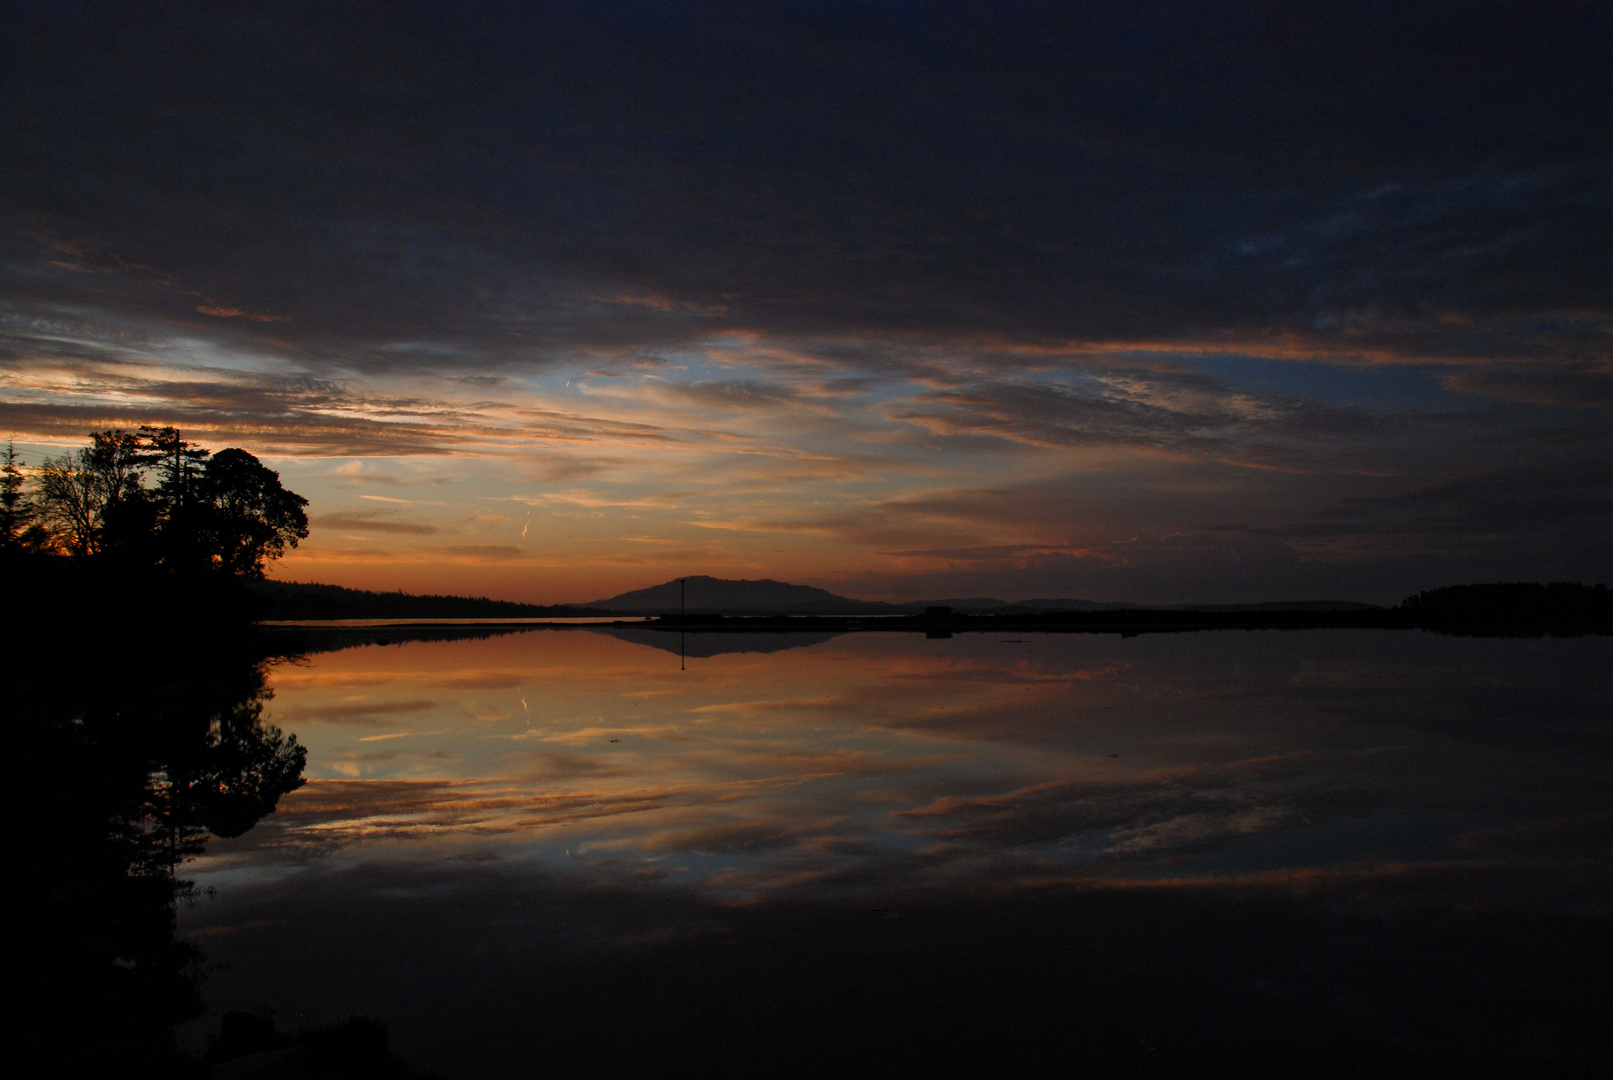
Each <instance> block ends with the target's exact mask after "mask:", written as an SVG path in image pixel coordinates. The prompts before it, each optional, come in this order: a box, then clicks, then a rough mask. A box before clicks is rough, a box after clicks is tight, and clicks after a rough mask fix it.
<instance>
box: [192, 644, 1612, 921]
mask: <svg viewBox="0 0 1613 1080" xmlns="http://www.w3.org/2000/svg"><path fill="white" fill-rule="evenodd" d="M629 638H631V639H632V640H629ZM680 647H681V650H682V651H684V652H690V653H694V654H697V655H693V656H691V657H687V658H685V657H683V656H680ZM1492 647H1493V644H1486V643H1484V642H1460V641H1454V640H1444V641H1437V640H1434V639H1431V638H1427V637H1426V636H1423V637H1417V636H1412V635H1398V636H1395V635H1375V636H1374V635H1363V634H1354V635H1353V636H1352V634H1351V633H1350V632H1344V633H1342V634H1309V635H1283V634H1236V635H1234V634H1222V635H1210V634H1201V635H1182V636H1166V637H1159V638H1143V639H1137V640H1130V641H1121V640H1119V639H1116V638H1112V637H1094V636H1083V635H1072V636H1045V637H1030V638H1027V639H1024V640H1019V639H1013V638H1008V637H1004V636H1001V635H969V636H960V637H958V638H953V639H950V640H934V641H932V640H925V639H923V638H920V637H916V636H908V635H900V634H872V633H870V634H851V635H844V636H840V637H834V638H828V639H818V638H811V637H801V638H785V637H782V636H767V635H751V636H737V635H735V636H721V635H689V637H688V638H687V639H686V640H684V641H681V642H680V639H679V638H678V636H677V635H671V634H661V633H659V632H656V631H648V630H633V631H627V632H623V633H618V634H611V633H602V632H598V631H590V630H580V629H572V630H566V631H544V630H539V631H528V632H524V633H516V634H509V635H505V636H499V637H493V638H488V639H483V640H460V641H446V642H420V641H415V642H407V643H404V644H399V645H388V646H384V647H383V646H377V645H367V646H364V647H360V648H350V649H346V650H343V651H339V652H329V653H320V654H316V655H314V656H313V657H312V658H311V659H310V660H309V661H308V662H307V663H305V664H302V665H287V666H283V667H281V668H279V669H277V670H276V672H275V674H274V678H273V686H274V689H275V693H276V696H275V699H274V701H273V702H272V703H271V706H270V710H269V712H270V715H271V717H272V718H273V719H274V720H275V721H276V722H277V723H279V724H281V725H282V726H283V727H284V728H285V729H286V730H288V731H292V732H295V733H296V734H297V736H298V738H299V739H300V740H301V741H302V742H303V743H305V744H306V745H307V746H308V747H309V751H310V753H309V762H308V776H309V777H310V783H309V784H308V786H307V787H306V788H304V789H302V790H301V791H298V792H296V793H294V794H293V795H291V796H289V797H287V798H286V799H285V800H284V801H283V802H282V805H281V809H280V811H279V813H277V814H276V815H275V816H274V817H273V818H271V819H269V820H268V821H267V822H265V824H264V825H262V826H260V827H259V829H257V830H255V831H254V832H253V833H252V834H249V835H248V836H247V837H244V838H242V839H241V840H239V841H233V842H229V843H223V844H219V845H216V846H215V849H214V854H212V855H210V856H209V858H208V859H207V860H206V861H205V862H204V864H203V866H201V867H200V868H199V869H200V870H201V872H202V874H204V875H205V874H222V873H263V872H271V871H273V870H274V868H276V867H284V866H286V865H291V864H294V863H296V862H300V861H304V860H307V859H311V858H317V859H327V860H365V859H377V858H408V859H433V860H435V859H444V858H450V857H454V858H458V857H474V858H481V859H513V860H539V861H543V862H547V863H553V864H556V865H560V866H565V867H568V868H571V869H574V870H577V871H580V872H591V873H604V874H628V875H633V876H650V877H657V878H669V879H672V880H683V881H690V882H695V883H701V884H705V885H709V886H714V887H720V888H724V889H737V890H741V891H745V890H755V889H759V888H766V887H770V886H778V885H782V884H792V883H793V884H800V883H803V882H808V881H811V882H818V883H828V884H833V883H836V882H839V883H846V884H852V883H855V882H857V881H861V880H866V879H868V878H869V877H870V876H874V877H879V876H886V877H888V876H889V875H893V874H896V875H902V876H903V877H904V879H907V880H912V879H914V878H933V877H936V876H943V877H945V876H956V875H959V874H963V875H980V874H985V875H987V876H990V877H992V878H993V879H999V880H1000V879H1002V878H1004V877H1039V876H1046V875H1049V874H1055V875H1069V874H1083V875H1091V874H1102V875H1107V876H1115V875H1120V876H1129V877H1161V876H1175V875H1182V874H1190V875H1204V874H1226V873H1233V872H1240V873H1241V872H1250V871H1267V870H1282V869H1287V868H1293V867H1301V868H1303V867H1306V866H1314V865H1335V864H1343V863H1347V862H1350V861H1352V860H1354V861H1357V862H1359V861H1360V860H1362V859H1368V860H1373V859H1380V860H1382V859H1391V858H1392V859H1400V860H1404V859H1407V858H1413V859H1423V858H1435V859H1437V858H1444V857H1450V858H1456V857H1467V856H1469V855H1471V850H1470V849H1471V839H1470V837H1471V835H1473V833H1474V830H1475V829H1476V828H1482V827H1483V826H1484V823H1485V822H1486V821H1490V820H1492V819H1497V818H1500V819H1505V820H1508V821H1512V820H1517V821H1523V822H1527V821H1528V820H1530V815H1532V814H1535V815H1549V814H1550V813H1555V812H1560V811H1561V810H1562V806H1561V805H1559V804H1560V803H1561V801H1562V799H1563V798H1565V797H1569V796H1567V795H1565V794H1564V793H1565V792H1570V791H1571V790H1572V787H1573V785H1572V783H1570V784H1569V785H1568V786H1567V787H1565V786H1564V785H1563V783H1562V779H1563V773H1562V766H1561V763H1556V762H1546V761H1543V760H1542V759H1541V756H1540V753H1539V752H1538V748H1533V749H1531V750H1530V751H1529V752H1528V753H1526V754H1521V755H1520V753H1519V752H1518V750H1517V748H1516V747H1511V746H1508V745H1505V740H1502V742H1501V743H1496V742H1495V741H1494V740H1490V741H1486V740H1484V739H1477V740H1475V739H1474V738H1473V737H1472V730H1473V729H1472V725H1471V724H1469V730H1467V731H1466V733H1465V735H1464V734H1461V733H1459V734H1457V735H1453V734H1452V733H1451V731H1450V730H1448V729H1447V727H1445V726H1441V722H1440V718H1441V717H1442V716H1444V715H1446V714H1447V713H1449V714H1451V715H1453V716H1455V715H1461V716H1466V715H1468V714H1469V713H1471V712H1472V710H1473V706H1472V704H1471V703H1464V702H1463V701H1460V700H1457V699H1455V698H1453V697H1452V693H1453V691H1458V692H1459V691H1461V690H1462V688H1463V687H1464V686H1466V685H1467V684H1468V683H1471V684H1472V685H1473V687H1474V688H1475V689H1477V688H1479V687H1481V686H1483V685H1487V684H1486V682H1485V681H1486V680H1489V681H1490V682H1491V683H1493V681H1494V675H1493V665H1492V664H1491V662H1490V660H1489V659H1488V658H1487V650H1488V649H1490V648H1492ZM1503 647H1504V648H1506V649H1508V650H1510V655H1511V656H1512V657H1513V658H1514V659H1516V658H1517V653H1518V651H1519V650H1524V651H1529V650H1534V651H1535V652H1536V653H1537V654H1539V655H1538V656H1536V658H1535V659H1536V661H1537V667H1536V668H1535V669H1534V673H1533V674H1523V675H1519V676H1518V677H1517V678H1518V679H1521V680H1523V681H1524V682H1527V680H1528V679H1530V678H1538V677H1540V673H1541V672H1542V671H1549V670H1550V668H1551V666H1552V665H1554V664H1560V665H1565V666H1566V667H1569V668H1572V667H1575V666H1577V665H1582V664H1583V663H1584V662H1585V661H1586V659H1587V657H1586V656H1585V655H1583V654H1585V653H1587V651H1590V652H1594V651H1596V650H1597V649H1602V650H1604V651H1605V646H1604V645H1601V644H1599V643H1583V642H1579V643H1576V642H1546V643H1529V644H1520V643H1506V644H1505V645H1504V646H1503ZM727 648H733V649H740V650H749V651H726V652H725V651H721V650H723V649H727ZM1408 649H1410V652H1408ZM761 650H767V651H761ZM713 653H715V655H712V654H713ZM1538 665H1544V667H1540V666H1538ZM1464 680H1466V682H1464ZM1518 689H1519V691H1520V693H1521V692H1523V691H1526V690H1527V689H1528V688H1527V687H1525V686H1523V684H1522V683H1520V684H1519V687H1518ZM1589 692H1591V693H1592V694H1593V697H1594V696H1595V695H1601V696H1600V697H1595V700H1594V701H1593V702H1592V703H1591V706H1589V707H1599V706H1597V704H1596V703H1597V702H1600V701H1601V700H1602V697H1605V691H1603V690H1602V689H1600V688H1594V687H1593V688H1592V690H1591V691H1589ZM1488 699H1489V700H1490V701H1492V702H1496V701H1500V702H1503V703H1504V702H1505V701H1506V700H1507V699H1506V694H1505V693H1501V694H1499V695H1497V694H1496V693H1495V692H1494V687H1493V686H1491V687H1490V692H1489V694H1488ZM1442 710H1443V711H1442ZM1482 720H1483V717H1482V716H1480V717H1479V718H1478V721H1475V722H1482ZM1464 844H1466V845H1467V847H1466V848H1464V847H1463V845H1464ZM1463 852H1466V855H1464V854H1463Z"/></svg>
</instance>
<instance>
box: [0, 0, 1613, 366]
mask: <svg viewBox="0 0 1613 1080" xmlns="http://www.w3.org/2000/svg"><path fill="white" fill-rule="evenodd" d="M8 23H9V24H10V26H9V29H8V31H7V36H6V43H5V55H6V56H7V65H6V66H7V68H8V70H9V77H8V79H7V83H8V87H9V89H8V92H7V99H6V108H7V115H8V118H9V119H8V128H9V140H8V141H9V144H10V147H11V153H10V154H8V155H7V160H8V162H9V165H8V167H7V169H6V174H5V175H6V190H7V192H8V195H7V200H6V202H7V207H8V211H7V214H6V218H7V226H8V232H7V237H8V239H7V243H6V263H7V266H8V270H7V278H8V289H7V292H8V294H9V295H10V296H11V297H12V303H13V304H16V305H18V306H20V307H24V308H31V307H32V306H34V305H37V304H39V303H43V302H47V301H50V302H57V303H80V304H82V303H84V302H85V301H88V300H94V301H95V302H97V303H101V304H105V305H108V306H110V307H115V308H128V309H134V310H138V311H141V312H149V313H152V314H158V315H161V316H162V317H164V318H167V319H171V320H176V321H188V322H190V323H200V324H205V325H206V327H207V332H209V333H218V334H225V335H229V336H233V337H236V338H238V339H240V340H253V341H268V340H274V341H279V342H283V343H286V344H287V345H289V346H290V347H293V348H295V349H297V350H301V351H304V352H306V353H308V354H309V355H317V354H320V353H322V352H324V351H328V350H332V349H334V350H337V351H339V352H341V353H342V355H344V356H345V357H347V358H348V359H349V360H357V359H359V358H363V359H367V360H369V361H370V362H372V363H376V364H383V365H384V364H389V363H408V362H410V359H411V357H409V356H407V355H391V356H383V355H378V354H376V353H375V352H374V348H375V346H376V345H377V344H378V343H381V342H393V343H407V342H419V343H425V342H431V343H435V344H436V346H437V351H436V352H435V355H433V356H432V357H431V359H432V360H433V361H434V362H436V363H441V364H449V365H452V364H458V363H475V362H478V361H485V360H487V359H488V358H490V357H495V356H496V357H503V358H524V359H527V360H536V359H539V358H541V356H542V355H543V353H544V350H545V349H546V348H548V347H551V346H553V345H554V344H556V343H559V342H577V341H579V340H586V341H589V342H593V343H595V344H601V343H609V342H623V341H634V340H645V339H647V338H656V339H668V338H677V337H680V336H686V335H689V334H695V333H705V332H708V331H709V329H710V328H711V327H712V326H714V325H715V326H734V325H739V326H764V327H772V328H774V329H792V330H801V329H805V328H817V329H824V328H828V329H834V330H838V331H846V330H848V329H852V328H864V329H866V328H876V329H879V330H882V331H893V330H904V331H918V332H923V333H930V332H934V331H937V330H960V329H961V330H967V331H992V332H1005V333H1011V334H1015V335H1026V334H1029V335H1052V336H1056V337H1083V338H1109V337H1116V336H1119V337H1138V336H1147V337H1155V336H1159V335H1164V336H1178V335H1183V334H1199V333H1206V332H1216V331H1225V330H1239V331H1249V330H1259V331H1269V330H1284V331H1289V332H1293V333H1301V334H1306V335H1315V336H1317V337H1318V338H1319V339H1320V340H1324V341H1331V342H1340V341H1349V340H1354V339H1359V338H1361V337H1363V336H1369V337H1371V336H1375V337H1378V338H1387V339H1389V340H1398V339H1399V338H1401V337H1404V336H1407V335H1406V334H1404V333H1395V332H1393V331H1392V330H1391V329H1387V328H1389V327H1391V325H1392V324H1396V323H1398V324H1399V325H1400V326H1401V327H1402V330H1403V331H1409V332H1410V336H1411V337H1417V336H1419V335H1421V336H1425V337H1426V336H1429V335H1432V336H1434V337H1436V338H1437V337H1439V336H1440V327H1442V326H1443V325H1445V324H1446V323H1448V322H1449V321H1451V320H1453V319H1454V320H1457V321H1461V320H1471V319H1476V318H1487V319H1493V320H1501V321H1503V322H1509V323H1515V322H1520V321H1526V320H1528V319H1531V318H1536V317H1539V316H1541V315H1543V314H1546V313H1553V314H1554V315H1555V316H1556V317H1558V318H1560V319H1563V320H1566V321H1568V322H1570V323H1572V324H1574V325H1577V326H1585V327H1592V328H1594V327H1603V328H1605V327H1606V325H1607V321H1608V317H1609V311H1610V296H1613V270H1610V266H1609V262H1608V259H1607V255H1606V252H1607V251H1608V250H1609V243H1608V241H1609V231H1608V230H1609V228H1610V226H1609V224H1608V222H1609V221H1610V220H1613V214H1610V212H1609V211H1610V209H1613V184H1610V182H1609V180H1608V177H1609V176H1610V175H1613V169H1610V168H1609V165H1610V158H1609V154H1610V153H1613V151H1610V150H1609V147H1610V146H1613V138H1610V135H1613V131H1610V127H1613V93H1610V87H1613V79H1610V76H1609V74H1608V71H1607V65H1606V63H1605V58H1606V55H1607V52H1608V46H1609V44H1610V43H1613V34H1610V25H1609V18H1608V16H1607V14H1606V12H1604V11H1600V10H1599V9H1597V8H1595V7H1581V6H1568V5H1564V6H1557V7H1552V8H1540V7H1537V6H1529V7H1521V6H1513V5H1508V4H1479V5H1450V6H1446V5H1424V6H1420V7H1418V8H1416V9H1412V10H1407V9H1404V8H1403V7H1402V6H1399V5H1389V4H1341V5H1331V4H1322V5H1306V6H1305V7H1304V8H1303V9H1294V8H1293V7H1292V6H1290V5H1282V4H1261V3H1251V4H1238V5H1230V6H1229V5H1184V4H1179V3H1178V4H1164V3H1160V4H1157V5H1142V6H1137V5H1132V6H1128V7H1127V8H1126V9H1125V10H1124V11H1121V10H1120V9H1114V8H1110V7H1106V6H1098V5H1041V4H1021V5H998V6H994V7H992V8H991V9H989V10H987V9H977V8H973V7H966V6H961V5H956V6H955V5H949V4H942V5H927V6H920V7H905V6H884V7H870V6H866V5H857V6H852V5H835V4H830V5H811V6H807V5H801V6H785V7H781V8H770V9H769V10H768V11H766V12H758V11H753V10H749V9H739V8H730V7H728V6H726V5H694V6H679V7H676V8H659V7H650V6H645V7H641V8H628V9H620V8H612V9H609V10H605V9H598V8H593V7H590V6H586V5H579V6H567V5H545V6H543V7H541V8H532V7H530V6H526V5H520V6H504V5H498V4H487V5H465V6H461V7H455V8H453V9H443V8H441V7H438V6H434V5H419V6H414V5H387V6H384V7H380V6H377V7H373V8H369V9H367V10H366V12H365V14H364V15H363V16H362V17H354V15H353V13H351V12H345V11H344V12H337V11H334V10H331V9H326V8H322V7H319V6H314V5H306V6H299V5H273V6H266V7H263V8H257V9H254V8H251V7H245V8H243V7H238V6H231V7H222V6H217V5H209V4H192V5H177V6H169V7H164V8H163V9H162V10H160V11H152V10H146V9H141V10H138V11H136V10H133V9H127V8H123V7H117V6H111V5H107V6H101V5H94V4H90V5H78V4H61V5H48V6H46V5H38V6H23V7H19V8H17V9H14V10H13V12H12V16H11V18H10V19H8ZM236 313H239V314H236ZM257 320H262V321H257ZM271 320H272V321H271ZM511 335H521V336H520V337H512V336H511ZM1602 348H1603V349H1604V351H1605V342H1604V343H1603V346H1602ZM428 351H429V350H428Z"/></svg>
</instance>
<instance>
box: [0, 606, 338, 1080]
mask: <svg viewBox="0 0 1613 1080" xmlns="http://www.w3.org/2000/svg"><path fill="white" fill-rule="evenodd" d="M102 610H103V611H104V610H116V611H125V610H128V609H127V608H126V607H124V606H123V605H121V604H120V605H118V606H117V607H115V608H111V609H102ZM73 614H80V615H83V614H87V613H86V612H82V611H80V612H73V611H71V609H68V610H58V611H57V612H56V617H54V618H52V617H50V616H49V615H48V614H47V615H46V616H45V617H44V618H42V619H41V620H40V621H39V623H38V624H36V625H33V626H30V627H28V628H26V629H25V630H24V631H23V632H22V633H19V634H18V635H16V637H15V639H14V640H16V641H17V642H18V644H16V645H14V646H13V647H12V648H10V649H8V650H7V655H6V656H5V658H4V664H3V666H0V673H3V677H4V686H3V693H4V697H3V702H4V717H5V730H6V731H7V733H8V735H9V739H8V749H10V750H11V752H12V754H13V755H14V757H13V761H14V763H15V764H14V766H13V769H12V774H13V775H12V783H11V784H10V785H9V788H10V791H11V793H12V797H13V800H14V807H15V810H14V820H15V821H18V822H20V823H23V826H24V827H21V828H19V829H17V830H16V835H17V837H18V841H17V843H16V844H15V846H14V848H13V851H14V854H15V856H17V861H18V865H19V867H22V868H25V873H26V877H27V881H28V884H27V885H26V886H24V887H19V888H15V889H14V894H15V895H17V896H18V897H19V898H20V900H21V904H20V905H19V907H20V909H21V911H22V914H21V916H20V917H15V916H14V918H17V922H16V923H15V924H14V927H13V929H14V933H15V934H16V937H17V938H18V939H19V941H20V942H21V948H20V950H19V958H20V961H21V962H20V964H19V968H20V971H21V972H22V977H23V978H24V979H25V980H26V982H27V983H28V984H29V985H28V992H26V993H25V994H24V995H22V996H23V1005H22V1008H21V1012H22V1016H21V1020H22V1021H23V1024H24V1030H27V1031H29V1032H30V1033H31V1035H30V1044H31V1045H33V1046H35V1047H38V1048H41V1051H42V1053H43V1063H44V1064H48V1065H50V1066H51V1067H52V1069H53V1071H66V1072H67V1073H68V1074H69V1075H74V1074H77V1071H78V1070H92V1069H106V1070H110V1071H109V1072H108V1074H109V1075H111V1074H114V1073H115V1074H117V1075H131V1074H135V1075H144V1074H146V1073H148V1072H156V1071H158V1070H162V1071H164V1072H166V1073H167V1074H168V1075H184V1074H185V1073H186V1071H187V1070H190V1069H193V1068H196V1067H197V1066H196V1064H195V1063H194V1062H193V1061H191V1060H190V1059H187V1058H186V1057H185V1056H184V1055H182V1054H180V1052H179V1050H178V1048H177V1046H176V1044H175V1041H174V1035H173V1028H174V1025H175V1024H177V1023H178V1022H179V1021H181V1020H184V1019H186V1018H188V1017H190V1016H193V1015H195V1014H196V1013H198V1012H199V1011H200V1009H201V998H200V993H199V983H200V980H201V977H202V973H203V972H202V960H203V957H202V954H201V952H200V951H199V950H198V949H197V948H195V947H194V946H193V945H190V944H188V943H185V942H181V941H179V940H177V939H176V936H175V905H176V903H179V902H183V901H186V900H187V899H190V898H192V896H193V894H192V888H191V884H190V883H189V882H187V881H186V880H185V879H184V878H183V876H182V874H181V871H182V869H183V866H184V864H185V862H186V861H187V860H189V859H191V858H194V857H195V856H196V855H197V854H199V853H200V852H201V851H202V850H203V849H204V848H205V846H206V843H207V840H208V838H209V837H210V836H226V837H228V836H239V835H241V834H242V833H244V832H246V831H247V830H249V829H251V828H252V827H253V825H255V824H256V823H257V822H258V821H259V820H261V819H262V818H263V816H264V815H266V814H268V813H270V812H272V811H273V810H274V808H275V805H276V803H277V802H278V800H279V798H280V797H281V796H282V795H284V794H285V793H286V792H288V791H291V790H293V789H295V788H297V787H299V786H300V785H301V784H302V782H303V779H302V770H303V765H304V760H305V756H306V755H305V751H304V749H303V747H302V746H301V745H299V744H298V742H297V740H296V738H295V736H291V735H287V734H285V733H283V732H282V731H281V730H280V729H279V728H277V727H275V726H274V725H273V724H270V723H267V722H266V721H265V719H264V716H263V705H264V701H265V700H266V699H267V697H268V691H267V688H266V684H265V683H266V668H267V666H268V661H267V660H266V658H265V657H264V656H263V655H262V653H261V651H260V650H259V649H258V647H257V646H256V644H255V642H254V640H253V639H252V637H251V636H250V634H249V633H248V632H247V630H246V628H245V627H244V626H236V627H231V626H208V627H202V626H195V625H191V626H185V625H184V624H180V623H176V624H175V629H176V633H175V634H174V635H173V636H174V637H175V638H177V639H178V641H179V645H178V646H177V647H176V648H175V649H173V650H168V649H166V648H163V647H155V648H154V647H153V645H152V642H153V640H154V639H158V640H160V637H161V636H166V635H156V634H154V633H152V632H151V631H152V629H154V628H149V627H147V626H146V625H144V624H143V623H134V624H132V625H131V624H130V623H129V622H125V621H121V620H117V619H112V618H101V619H96V618H89V619H85V620H84V621H82V622H74V621H71V616H72V615H73ZM181 627H182V629H180V628H181Z"/></svg>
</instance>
